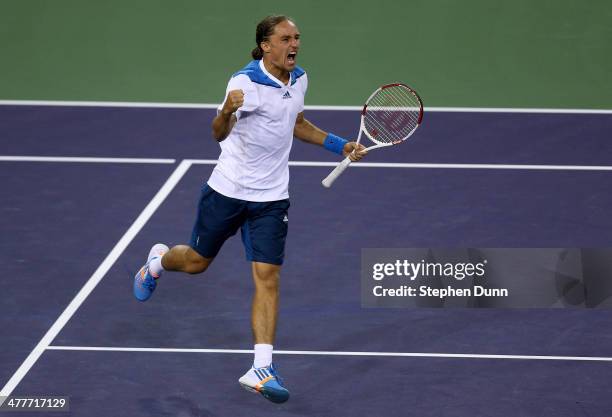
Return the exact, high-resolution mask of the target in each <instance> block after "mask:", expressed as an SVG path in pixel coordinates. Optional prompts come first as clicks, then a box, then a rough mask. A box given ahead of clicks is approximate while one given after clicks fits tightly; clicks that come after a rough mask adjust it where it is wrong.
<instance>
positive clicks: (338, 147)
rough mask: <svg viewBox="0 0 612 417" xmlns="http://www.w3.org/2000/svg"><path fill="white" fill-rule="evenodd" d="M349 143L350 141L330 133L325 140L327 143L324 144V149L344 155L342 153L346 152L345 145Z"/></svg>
mask: <svg viewBox="0 0 612 417" xmlns="http://www.w3.org/2000/svg"><path fill="white" fill-rule="evenodd" d="M347 143H348V140H346V139H342V138H341V137H340V136H336V135H334V134H333V133H328V134H327V137H326V138H325V142H323V147H324V148H325V149H327V150H328V151H332V152H335V153H337V154H338V155H342V151H343V150H344V145H345V144H347Z"/></svg>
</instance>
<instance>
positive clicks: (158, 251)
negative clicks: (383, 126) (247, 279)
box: [134, 16, 366, 403]
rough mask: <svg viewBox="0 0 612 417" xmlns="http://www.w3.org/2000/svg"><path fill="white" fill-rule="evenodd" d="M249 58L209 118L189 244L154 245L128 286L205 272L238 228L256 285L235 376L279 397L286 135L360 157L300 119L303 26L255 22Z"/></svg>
mask: <svg viewBox="0 0 612 417" xmlns="http://www.w3.org/2000/svg"><path fill="white" fill-rule="evenodd" d="M255 39H256V43H257V46H256V48H255V49H254V50H253V51H252V52H251V55H252V57H253V61H251V62H250V63H249V64H248V65H247V66H246V67H244V68H243V69H242V70H240V71H238V72H236V73H235V74H234V75H233V76H232V78H231V79H230V81H229V83H228V85H227V90H226V96H225V100H224V102H223V104H222V105H221V106H220V107H219V108H218V112H217V117H215V119H214V120H213V123H212V133H213V136H214V138H215V139H216V140H217V141H218V142H219V143H220V146H221V155H220V157H219V162H218V164H217V165H216V167H215V169H214V171H213V173H212V175H211V176H210V178H209V180H208V183H207V184H206V185H205V186H204V187H203V190H202V194H201V198H200V202H199V211H198V216H197V219H196V222H195V225H194V228H193V233H192V236H191V242H190V244H189V246H186V245H179V246H175V247H173V248H172V249H168V247H167V246H166V245H163V244H159V243H158V244H156V245H155V246H153V248H152V249H151V251H150V253H149V256H148V259H147V263H146V264H145V265H144V266H143V267H142V268H141V269H140V271H139V272H138V273H137V274H136V276H135V278H134V295H135V296H136V298H137V299H138V300H140V301H146V300H147V299H149V297H151V295H152V293H153V291H154V290H155V287H156V286H157V280H158V279H159V277H160V276H161V274H162V271H164V270H167V271H183V272H187V273H190V274H197V273H201V272H204V271H205V270H206V268H208V266H209V265H210V263H211V262H212V261H213V259H214V258H215V256H216V255H217V253H218V252H219V250H220V248H221V246H222V245H223V243H224V242H225V241H226V240H227V239H228V238H229V237H231V236H233V235H234V234H235V233H236V232H237V231H238V229H240V230H241V234H242V241H243V243H244V248H245V251H246V257H247V260H248V261H250V262H251V265H252V274H253V280H254V282H255V294H254V296H253V305H252V317H251V325H252V329H253V337H254V343H255V346H254V352H255V358H254V362H253V366H252V367H251V368H250V369H249V370H248V371H247V373H246V374H244V375H243V376H242V377H241V378H240V379H239V382H240V384H241V385H242V386H243V387H244V388H246V389H248V390H250V391H253V392H259V393H261V394H262V395H263V396H264V397H265V398H267V399H268V400H270V401H273V402H276V403H282V402H285V401H287V400H288V399H289V391H288V390H287V388H285V386H284V384H283V382H282V380H281V378H280V377H279V375H278V372H277V370H276V368H275V367H274V364H273V362H272V350H273V343H274V337H275V331H276V321H277V314H278V296H279V279H280V270H281V265H282V264H283V260H284V255H285V238H286V236H287V223H288V210H289V194H288V184H289V166H288V160H289V151H290V150H291V144H292V141H293V137H294V136H295V137H297V138H298V139H301V140H303V141H304V142H307V143H311V144H314V145H319V146H322V147H323V148H325V149H327V150H329V151H331V152H335V153H337V154H339V155H344V156H350V158H351V160H354V161H357V160H359V159H361V158H362V157H363V156H364V155H365V153H366V151H365V150H364V149H365V147H364V146H363V145H357V144H356V143H355V142H349V141H347V140H345V139H343V138H341V137H338V136H336V135H334V134H332V133H327V132H324V131H323V130H321V129H319V128H318V127H316V126H315V125H313V124H312V123H310V122H309V121H308V120H307V119H305V118H304V114H303V110H304V95H305V94H306V89H307V87H308V78H307V75H306V72H305V71H304V70H303V69H302V68H300V67H299V66H297V65H296V61H297V55H298V52H299V49H300V32H299V30H298V28H297V26H296V24H295V22H294V21H293V20H292V19H290V18H289V17H287V16H268V17H266V18H265V19H263V20H262V21H261V22H260V23H259V24H258V25H257V29H256V36H255Z"/></svg>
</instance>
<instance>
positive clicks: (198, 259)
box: [161, 245, 214, 274]
mask: <svg viewBox="0 0 612 417" xmlns="http://www.w3.org/2000/svg"><path fill="white" fill-rule="evenodd" d="M213 259H214V258H205V257H203V256H202V255H200V254H199V253H197V252H196V251H194V250H193V249H191V248H190V247H189V246H186V245H178V246H174V247H173V248H172V249H170V250H169V251H168V252H166V253H165V254H164V256H163V257H162V260H161V262H162V266H163V267H164V269H165V270H166V271H181V272H187V273H188V274H199V273H201V272H204V271H206V269H207V268H208V265H210V263H211V262H212V261H213Z"/></svg>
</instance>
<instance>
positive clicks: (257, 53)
mask: <svg viewBox="0 0 612 417" xmlns="http://www.w3.org/2000/svg"><path fill="white" fill-rule="evenodd" d="M251 56H252V57H253V59H262V58H263V49H261V46H259V45H257V46H256V47H255V48H253V50H252V51H251Z"/></svg>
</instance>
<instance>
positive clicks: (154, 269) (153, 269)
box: [149, 256, 164, 278]
mask: <svg viewBox="0 0 612 417" xmlns="http://www.w3.org/2000/svg"><path fill="white" fill-rule="evenodd" d="M161 259H162V257H161V256H158V257H157V258H153V259H152V260H151V262H149V272H150V273H151V275H153V276H154V277H155V278H159V276H160V275H161V273H162V271H163V270H164V267H163V266H162V263H161Z"/></svg>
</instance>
